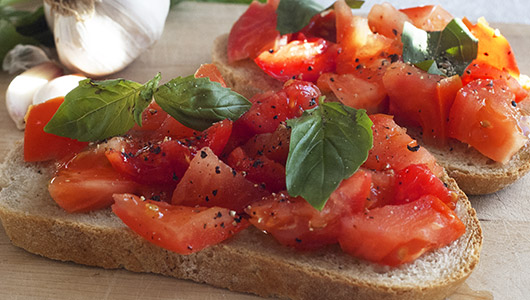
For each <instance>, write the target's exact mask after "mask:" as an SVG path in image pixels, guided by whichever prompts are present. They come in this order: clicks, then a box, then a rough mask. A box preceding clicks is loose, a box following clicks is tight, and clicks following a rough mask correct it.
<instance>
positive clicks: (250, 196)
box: [171, 148, 270, 212]
mask: <svg viewBox="0 0 530 300" xmlns="http://www.w3.org/2000/svg"><path fill="white" fill-rule="evenodd" d="M268 195H270V193H269V192H267V191H266V190H264V189H263V188H262V187H260V186H259V185H257V184H255V183H253V182H250V181H248V180H247V179H246V178H245V177H244V176H243V175H242V174H241V173H239V172H236V171H235V170H234V169H232V168H230V167H229V166H228V165H227V164H225V163H224V162H222V161H221V160H220V159H219V158H218V157H217V156H216V155H215V154H214V153H213V152H212V150H210V149H209V148H203V149H201V150H200V151H199V152H198V153H197V155H196V156H195V158H194V159H193V160H192V161H191V163H190V167H189V168H188V170H187V171H186V173H185V174H184V177H183V178H182V180H181V182H180V183H179V184H178V185H177V188H176V189H175V191H174V193H173V199H172V200H171V203H172V204H175V205H186V206H196V205H198V206H205V207H212V206H220V207H226V208H229V209H232V210H235V211H238V212H241V211H243V209H244V208H245V207H246V206H248V205H249V204H250V203H252V202H254V201H258V200H260V199H261V198H263V197H264V196H268Z"/></svg>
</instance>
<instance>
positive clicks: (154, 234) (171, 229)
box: [112, 194, 248, 254]
mask: <svg viewBox="0 0 530 300" xmlns="http://www.w3.org/2000/svg"><path fill="white" fill-rule="evenodd" d="M114 201H115V204H114V205H112V211H113V212H114V214H116V215H117V216H118V217H119V218H120V219H121V220H122V221H123V222H124V223H125V224H126V225H127V226H128V227H129V228H131V229H132V230H133V231H134V232H136V233H137V234H139V235H140V236H141V237H143V238H144V239H146V240H148V241H149V242H151V243H153V244H155V245H157V246H160V247H162V248H165V249H167V250H170V251H173V252H176V253H179V254H191V253H194V252H197V251H200V250H202V249H204V248H206V247H208V246H211V245H215V244H218V243H220V242H222V241H224V240H226V239H227V238H230V237H231V236H233V235H234V234H236V233H237V232H239V231H241V230H243V229H245V228H246V227H248V222H247V221H246V220H244V219H242V218H241V217H239V216H237V215H234V214H233V213H230V210H228V209H226V208H220V207H211V208H205V207H186V206H173V205H169V204H167V203H164V202H155V201H150V200H145V201H142V200H141V199H140V197H138V196H135V195H132V194H115V195H114Z"/></svg>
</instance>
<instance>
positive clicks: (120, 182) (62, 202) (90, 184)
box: [48, 150, 138, 213]
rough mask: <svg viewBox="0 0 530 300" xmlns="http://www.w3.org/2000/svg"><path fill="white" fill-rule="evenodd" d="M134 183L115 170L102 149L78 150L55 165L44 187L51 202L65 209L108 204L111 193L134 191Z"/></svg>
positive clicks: (86, 208) (79, 208)
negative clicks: (55, 167) (61, 163)
mask: <svg viewBox="0 0 530 300" xmlns="http://www.w3.org/2000/svg"><path fill="white" fill-rule="evenodd" d="M137 190H138V189H137V184H136V183H135V182H134V181H132V180H130V179H127V178H126V177H124V176H123V175H120V174H119V173H118V172H116V171H115V170H114V169H113V168H112V166H111V165H110V163H109V162H108V160H107V159H106V157H105V155H104V153H103V151H97V150H89V151H84V152H81V153H79V154H78V155H77V156H75V157H74V158H73V159H72V160H70V161H69V162H68V163H66V164H65V165H64V166H63V167H61V168H59V169H58V171H57V173H56V174H55V176H54V177H53V179H52V181H51V183H50V184H49V185H48V191H49V192H50V195H51V197H52V198H53V200H55V202H56V203H57V204H58V205H59V206H60V207H62V208H63V209H64V210H66V211H67V212H69V213H76V212H88V211H93V210H98V209H102V208H106V207H109V206H110V205H111V204H112V203H113V202H114V201H113V199H112V194H114V193H127V192H136V191H137Z"/></svg>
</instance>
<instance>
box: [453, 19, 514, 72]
mask: <svg viewBox="0 0 530 300" xmlns="http://www.w3.org/2000/svg"><path fill="white" fill-rule="evenodd" d="M463 22H464V24H466V26H467V28H468V29H469V30H470V31H471V33H472V34H473V35H474V36H475V37H476V38H477V39H478V54H477V58H476V61H478V62H483V63H485V64H489V65H491V66H492V67H494V68H497V69H499V70H506V71H508V72H509V73H510V74H511V75H512V76H514V77H515V78H519V67H518V66H517V62H516V61H515V54H514V53H513V50H512V47H511V46H510V43H508V40H507V39H506V38H505V37H504V36H503V35H502V34H500V33H499V31H498V30H495V29H493V28H492V27H490V26H489V24H488V22H486V20H485V19H484V18H479V20H478V22H477V24H475V25H473V24H472V23H471V22H470V21H469V20H468V19H466V18H464V19H463Z"/></svg>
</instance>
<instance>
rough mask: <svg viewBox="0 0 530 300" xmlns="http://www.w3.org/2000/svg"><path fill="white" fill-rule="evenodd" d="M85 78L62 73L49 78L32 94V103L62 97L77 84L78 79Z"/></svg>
mask: <svg viewBox="0 0 530 300" xmlns="http://www.w3.org/2000/svg"><path fill="white" fill-rule="evenodd" d="M83 79H86V77H85V76H83V75H64V76H60V77H57V78H54V79H52V80H50V81H49V82H48V83H46V84H45V85H44V86H42V87H41V88H40V89H39V90H38V91H37V92H35V94H34V95H33V105H35V104H39V103H42V102H46V101H48V100H50V99H53V98H57V97H64V96H66V94H68V93H69V92H70V91H71V90H73V89H74V88H76V87H78V86H79V81H81V80H83Z"/></svg>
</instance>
